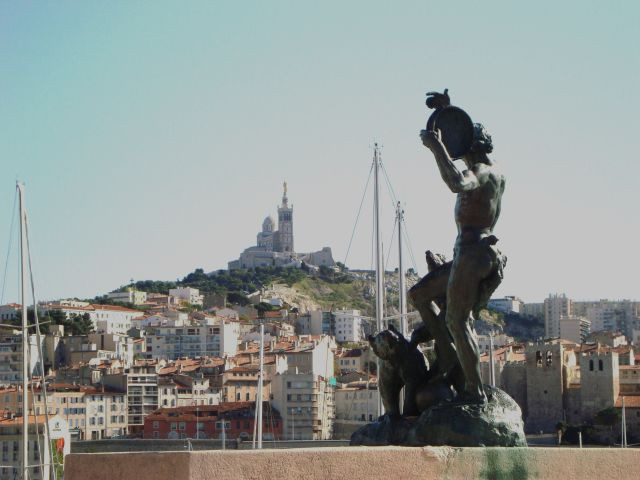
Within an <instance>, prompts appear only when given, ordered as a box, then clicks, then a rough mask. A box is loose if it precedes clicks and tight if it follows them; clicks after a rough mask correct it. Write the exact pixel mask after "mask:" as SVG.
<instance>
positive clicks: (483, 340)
mask: <svg viewBox="0 0 640 480" xmlns="http://www.w3.org/2000/svg"><path fill="white" fill-rule="evenodd" d="M477 338H478V351H479V352H480V353H484V352H488V351H489V347H490V344H491V340H490V338H489V335H477ZM513 342H514V338H513V337H510V336H509V335H506V334H504V333H499V334H497V335H493V348H500V347H504V346H505V345H509V344H510V343H513Z"/></svg>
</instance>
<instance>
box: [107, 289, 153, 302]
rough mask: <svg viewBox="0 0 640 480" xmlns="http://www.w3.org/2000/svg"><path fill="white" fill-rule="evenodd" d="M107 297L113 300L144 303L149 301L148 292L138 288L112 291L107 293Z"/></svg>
mask: <svg viewBox="0 0 640 480" xmlns="http://www.w3.org/2000/svg"><path fill="white" fill-rule="evenodd" d="M107 298H109V299H111V300H113V301H114V302H122V303H131V304H133V305H142V304H143V303H146V301H147V292H140V291H138V290H127V291H126V292H111V293H108V294H107Z"/></svg>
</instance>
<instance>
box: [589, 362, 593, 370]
mask: <svg viewBox="0 0 640 480" xmlns="http://www.w3.org/2000/svg"><path fill="white" fill-rule="evenodd" d="M589 371H590V372H593V360H589Z"/></svg>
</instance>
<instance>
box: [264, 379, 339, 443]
mask: <svg viewBox="0 0 640 480" xmlns="http://www.w3.org/2000/svg"><path fill="white" fill-rule="evenodd" d="M271 392H272V396H273V399H272V403H273V406H274V407H275V408H276V409H277V410H278V411H279V412H280V415H281V416H282V421H283V436H284V438H285V439H287V440H329V439H331V438H332V436H333V420H334V418H335V396H334V387H333V386H331V385H330V384H329V382H328V380H326V379H324V378H323V377H320V376H318V375H314V374H312V373H306V374H302V373H294V372H292V371H291V370H289V371H288V372H286V373H282V374H277V375H275V376H273V378H272V380H271Z"/></svg>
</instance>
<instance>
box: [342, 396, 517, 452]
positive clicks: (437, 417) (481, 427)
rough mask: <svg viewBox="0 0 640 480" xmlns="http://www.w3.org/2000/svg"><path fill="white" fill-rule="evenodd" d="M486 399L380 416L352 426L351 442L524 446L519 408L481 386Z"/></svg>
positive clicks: (510, 400)
mask: <svg viewBox="0 0 640 480" xmlns="http://www.w3.org/2000/svg"><path fill="white" fill-rule="evenodd" d="M484 390H485V393H486V394H487V403H485V404H480V405H473V404H471V405H469V404H456V403H455V402H445V403H441V404H439V405H436V406H433V407H431V408H428V409H427V410H425V411H424V412H422V413H421V414H420V416H418V417H397V418H391V417H389V416H388V415H384V416H382V417H381V418H380V419H379V420H378V421H377V422H373V423H370V424H368V425H365V426H364V427H362V428H360V429H358V430H356V431H355V432H354V433H353V435H352V436H351V445H370V446H376V445H405V446H414V447H417V446H427V445H431V446H437V445H448V446H451V447H483V446H484V447H526V446H527V440H526V438H525V435H524V422H523V421H522V411H521V410H520V407H519V406H518V404H517V403H516V402H515V401H514V400H513V399H512V398H511V397H510V396H509V395H507V394H506V393H505V392H503V391H502V390H500V389H498V388H492V387H490V386H488V385H485V386H484Z"/></svg>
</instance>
